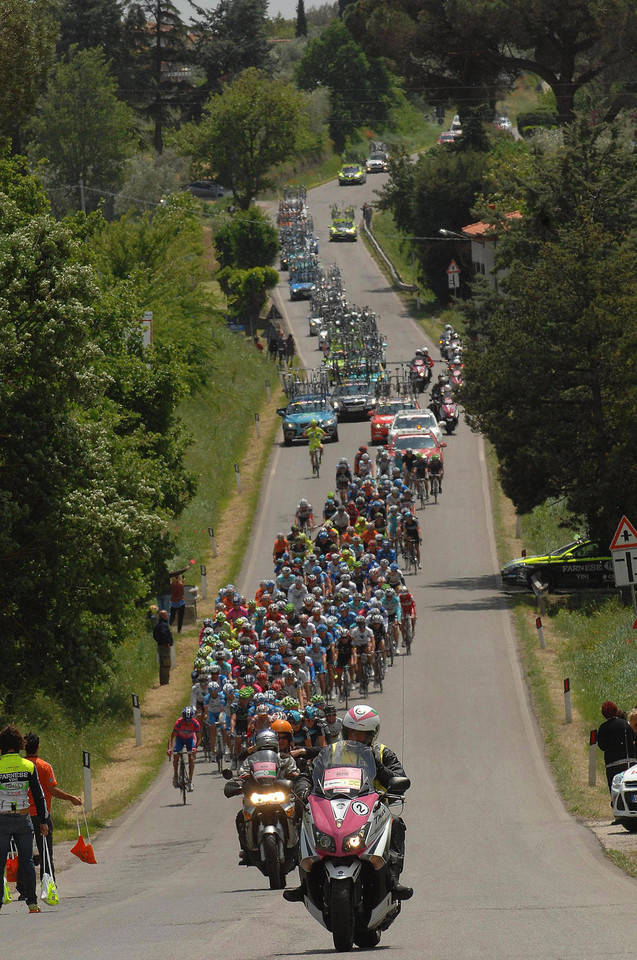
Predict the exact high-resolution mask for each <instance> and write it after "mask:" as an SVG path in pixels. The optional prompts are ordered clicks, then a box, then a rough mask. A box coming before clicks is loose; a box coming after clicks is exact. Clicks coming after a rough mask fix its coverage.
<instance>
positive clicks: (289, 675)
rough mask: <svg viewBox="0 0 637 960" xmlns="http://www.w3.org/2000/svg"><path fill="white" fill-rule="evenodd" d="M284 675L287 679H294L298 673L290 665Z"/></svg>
mask: <svg viewBox="0 0 637 960" xmlns="http://www.w3.org/2000/svg"><path fill="white" fill-rule="evenodd" d="M283 676H284V677H285V679H286V680H289V679H294V677H295V676H296V674H295V673H294V670H292V669H291V668H290V667H288V668H287V669H286V670H284V671H283Z"/></svg>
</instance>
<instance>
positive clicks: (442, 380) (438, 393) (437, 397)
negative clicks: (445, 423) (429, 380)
mask: <svg viewBox="0 0 637 960" xmlns="http://www.w3.org/2000/svg"><path fill="white" fill-rule="evenodd" d="M447 383H448V380H447V378H446V377H445V376H444V375H443V374H442V373H439V374H438V382H437V383H434V385H433V387H432V388H431V404H430V407H429V409H430V410H432V411H433V413H434V415H435V417H436V420H440V407H441V406H442V398H443V395H444V389H445V387H446V386H447Z"/></svg>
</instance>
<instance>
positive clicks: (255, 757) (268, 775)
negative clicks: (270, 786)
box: [249, 750, 279, 783]
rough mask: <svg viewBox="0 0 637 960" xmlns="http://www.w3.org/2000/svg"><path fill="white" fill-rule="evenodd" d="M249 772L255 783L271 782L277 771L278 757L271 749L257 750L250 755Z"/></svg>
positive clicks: (275, 777) (274, 778)
mask: <svg viewBox="0 0 637 960" xmlns="http://www.w3.org/2000/svg"><path fill="white" fill-rule="evenodd" d="M249 763H250V773H251V774H252V777H253V778H254V779H255V780H256V781H257V783H273V782H274V781H275V780H276V779H277V776H278V773H279V758H278V755H277V754H276V753H274V751H273V750H258V751H257V752H256V753H253V754H252V756H251V757H250V761H249Z"/></svg>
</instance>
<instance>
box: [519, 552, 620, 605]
mask: <svg viewBox="0 0 637 960" xmlns="http://www.w3.org/2000/svg"><path fill="white" fill-rule="evenodd" d="M533 575H535V576H536V578H537V579H538V580H539V581H540V583H547V584H548V587H549V590H562V591H564V592H565V593H568V592H570V591H572V590H578V589H579V590H582V589H584V590H590V589H593V588H598V589H599V588H605V589H607V590H608V589H612V588H613V587H614V586H615V577H614V574H613V561H612V559H611V555H610V550H609V549H608V547H602V546H601V545H600V544H599V543H598V542H597V541H595V540H573V541H572V542H571V543H567V544H566V545H565V546H563V547H559V548H558V549H557V550H553V552H552V553H547V554H546V556H544V557H519V558H518V559H516V560H510V561H509V562H508V563H505V565H504V566H503V567H502V570H501V572H500V576H501V577H502V586H503V587H504V588H505V589H506V590H531V589H532V586H531V577H533Z"/></svg>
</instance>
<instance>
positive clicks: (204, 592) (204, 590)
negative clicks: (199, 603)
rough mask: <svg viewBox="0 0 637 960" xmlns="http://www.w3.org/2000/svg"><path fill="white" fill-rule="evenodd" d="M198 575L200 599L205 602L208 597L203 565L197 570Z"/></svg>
mask: <svg viewBox="0 0 637 960" xmlns="http://www.w3.org/2000/svg"><path fill="white" fill-rule="evenodd" d="M199 574H200V576H201V599H202V600H205V599H206V598H207V596H208V577H207V575H206V567H205V565H204V564H203V563H202V564H201V566H200V568H199Z"/></svg>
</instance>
